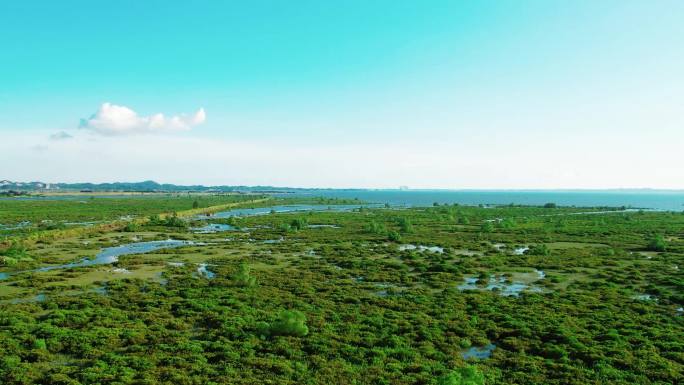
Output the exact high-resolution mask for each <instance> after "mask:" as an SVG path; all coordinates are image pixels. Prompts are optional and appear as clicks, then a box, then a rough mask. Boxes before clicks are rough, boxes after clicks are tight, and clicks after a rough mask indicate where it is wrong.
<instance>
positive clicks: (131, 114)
mask: <svg viewBox="0 0 684 385" xmlns="http://www.w3.org/2000/svg"><path fill="white" fill-rule="evenodd" d="M206 119H207V115H206V113H205V112H204V108H200V109H199V110H197V112H195V113H194V114H192V115H186V114H181V115H174V116H170V117H166V116H164V114H162V113H157V114H154V115H150V116H141V115H138V113H137V112H135V111H133V110H132V109H130V108H128V107H126V106H119V105H116V104H112V103H103V104H102V105H101V106H100V108H99V109H98V110H97V112H96V113H95V114H93V115H92V116H91V117H90V118H88V119H81V124H80V127H81V128H85V129H88V130H91V131H93V132H95V133H98V134H101V135H107V136H119V135H133V134H160V133H168V132H176V131H187V130H189V129H191V128H192V127H194V126H196V125H199V124H202V123H204V121H205V120H206Z"/></svg>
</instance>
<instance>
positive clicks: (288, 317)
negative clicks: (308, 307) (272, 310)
mask: <svg viewBox="0 0 684 385" xmlns="http://www.w3.org/2000/svg"><path fill="white" fill-rule="evenodd" d="M261 326H262V327H263V325H261ZM268 332H269V335H271V336H293V337H304V336H305V335H307V334H309V328H308V327H307V326H306V317H305V316H304V314H303V313H302V312H299V311H297V310H283V311H282V312H281V313H280V315H279V316H278V319H276V320H275V321H274V322H273V323H272V324H271V325H270V326H269V328H268Z"/></svg>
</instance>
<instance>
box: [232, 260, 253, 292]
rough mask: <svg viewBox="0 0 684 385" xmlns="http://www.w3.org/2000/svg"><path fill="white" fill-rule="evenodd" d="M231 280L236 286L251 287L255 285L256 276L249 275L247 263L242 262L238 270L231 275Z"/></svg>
mask: <svg viewBox="0 0 684 385" xmlns="http://www.w3.org/2000/svg"><path fill="white" fill-rule="evenodd" d="M233 282H235V285H236V286H241V287H253V286H255V285H256V277H252V276H251V275H250V268H249V265H247V264H246V263H242V264H240V267H239V268H238V272H237V273H235V275H234V276H233Z"/></svg>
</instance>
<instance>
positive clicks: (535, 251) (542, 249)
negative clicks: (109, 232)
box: [525, 243, 551, 255]
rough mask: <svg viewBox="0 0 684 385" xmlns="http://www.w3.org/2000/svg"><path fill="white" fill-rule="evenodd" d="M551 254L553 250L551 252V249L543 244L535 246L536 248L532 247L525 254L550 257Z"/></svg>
mask: <svg viewBox="0 0 684 385" xmlns="http://www.w3.org/2000/svg"><path fill="white" fill-rule="evenodd" d="M550 253H551V250H549V247H548V246H546V245H545V244H543V243H542V244H540V245H534V246H532V247H530V249H529V250H527V251H526V252H525V254H529V255H549V254H550Z"/></svg>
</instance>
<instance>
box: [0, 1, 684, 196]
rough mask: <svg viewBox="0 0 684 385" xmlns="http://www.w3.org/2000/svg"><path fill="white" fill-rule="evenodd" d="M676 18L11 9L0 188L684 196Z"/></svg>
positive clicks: (676, 10) (387, 5)
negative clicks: (561, 191) (149, 186)
mask: <svg viewBox="0 0 684 385" xmlns="http://www.w3.org/2000/svg"><path fill="white" fill-rule="evenodd" d="M683 19H684V3H683V2H680V1H655V2H647V1H573V2H567V1H477V2H476V1H468V2H466V1H463V2H460V1H427V2H423V1H372V2H368V1H338V2H333V1H327V2H322V1H299V2H290V1H252V2H237V1H232V2H224V1H196V2H181V1H145V2H141V1H117V2H103V1H102V2H101V1H62V2H54V1H30V0H28V1H4V2H2V3H0V38H1V39H2V49H0V135H1V136H0V137H2V138H4V139H5V140H2V143H0V164H3V165H4V166H0V174H2V175H0V178H9V179H16V180H38V179H40V180H46V181H84V180H88V181H111V180H140V179H156V180H159V181H161V182H175V183H216V184H272V185H290V186H293V185H299V186H318V187H323V186H330V187H395V186H398V185H409V186H412V187H423V188H429V187H435V188H613V187H654V188H684V185H683V184H682V183H684V171H682V168H681V167H680V165H681V164H684V155H682V154H683V152H682V151H681V150H680V147H681V146H682V145H683V144H684V114H682V112H681V111H682V110H683V109H682V102H681V101H682V100H684V45H683V44H682V43H681V42H682V41H684V23H682V22H681V20H683ZM105 103H108V104H105ZM104 106H109V107H106V108H104ZM200 108H202V110H201V114H199V113H200ZM160 113H162V114H164V115H163V116H161V115H157V114H160ZM181 154H182V155H181ZM10 165H11V166H10Z"/></svg>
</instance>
